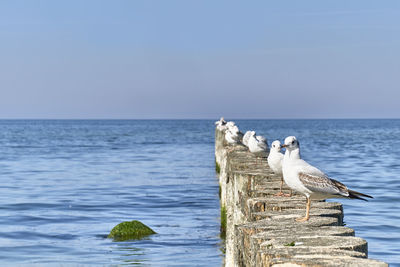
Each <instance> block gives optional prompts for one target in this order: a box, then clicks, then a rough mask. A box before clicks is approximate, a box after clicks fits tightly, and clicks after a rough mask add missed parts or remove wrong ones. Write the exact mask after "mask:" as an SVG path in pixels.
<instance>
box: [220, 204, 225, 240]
mask: <svg viewBox="0 0 400 267" xmlns="http://www.w3.org/2000/svg"><path fill="white" fill-rule="evenodd" d="M220 237H221V238H222V239H225V237H226V207H225V206H222V207H221V226H220Z"/></svg>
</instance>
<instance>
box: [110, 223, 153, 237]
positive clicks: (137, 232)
mask: <svg viewBox="0 0 400 267" xmlns="http://www.w3.org/2000/svg"><path fill="white" fill-rule="evenodd" d="M152 234H156V232H154V231H153V230H152V229H151V228H150V227H148V226H146V225H144V224H143V223H141V222H139V221H131V222H122V223H120V224H118V225H117V226H115V227H114V228H113V229H112V230H111V232H110V234H109V235H108V238H114V240H115V241H125V240H131V239H141V238H143V237H145V236H148V235H152Z"/></svg>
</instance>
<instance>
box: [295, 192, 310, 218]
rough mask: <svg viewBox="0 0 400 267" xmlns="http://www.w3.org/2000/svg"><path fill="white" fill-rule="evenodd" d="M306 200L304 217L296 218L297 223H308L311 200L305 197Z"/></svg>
mask: <svg viewBox="0 0 400 267" xmlns="http://www.w3.org/2000/svg"><path fill="white" fill-rule="evenodd" d="M306 198H307V205H306V217H304V218H297V219H296V221H298V222H305V221H308V219H310V208H311V198H309V197H306Z"/></svg>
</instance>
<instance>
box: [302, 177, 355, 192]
mask: <svg viewBox="0 0 400 267" xmlns="http://www.w3.org/2000/svg"><path fill="white" fill-rule="evenodd" d="M299 179H300V181H301V182H302V183H303V185H304V186H305V187H306V188H307V189H309V190H311V191H313V192H316V193H320V194H327V195H339V196H343V197H349V189H348V188H347V187H346V186H345V185H344V184H342V183H341V182H339V181H336V180H334V179H331V178H329V177H328V176H326V175H318V174H308V173H304V172H300V173H299Z"/></svg>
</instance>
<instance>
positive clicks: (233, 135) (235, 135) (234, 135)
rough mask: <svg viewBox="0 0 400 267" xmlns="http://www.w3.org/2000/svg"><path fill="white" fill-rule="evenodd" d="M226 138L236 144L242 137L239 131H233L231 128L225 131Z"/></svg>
mask: <svg viewBox="0 0 400 267" xmlns="http://www.w3.org/2000/svg"><path fill="white" fill-rule="evenodd" d="M225 140H226V142H228V144H230V145H234V144H237V143H239V142H240V138H239V135H238V133H237V132H234V131H233V132H232V131H231V130H230V129H228V130H226V131H225Z"/></svg>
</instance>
